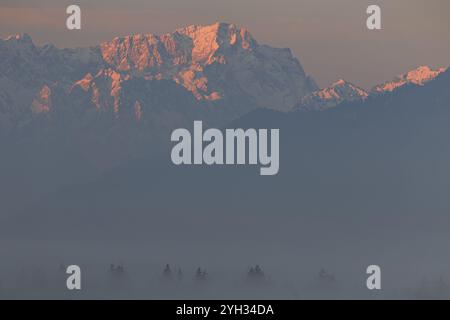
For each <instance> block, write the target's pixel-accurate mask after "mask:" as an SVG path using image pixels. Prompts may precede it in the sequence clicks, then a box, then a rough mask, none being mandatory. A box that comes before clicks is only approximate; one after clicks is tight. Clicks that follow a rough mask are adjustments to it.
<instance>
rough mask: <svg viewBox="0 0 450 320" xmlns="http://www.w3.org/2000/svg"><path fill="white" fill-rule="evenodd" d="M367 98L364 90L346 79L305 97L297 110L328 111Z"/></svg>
mask: <svg viewBox="0 0 450 320" xmlns="http://www.w3.org/2000/svg"><path fill="white" fill-rule="evenodd" d="M367 97H368V94H367V92H366V91H364V90H363V89H361V88H359V87H357V86H355V85H353V84H351V83H350V82H347V81H345V80H344V79H339V80H337V81H335V82H334V83H332V84H331V85H330V86H329V87H327V88H324V89H321V90H318V91H315V92H313V93H311V94H309V95H307V96H305V97H303V99H302V100H301V103H300V104H299V106H298V107H297V108H299V109H302V110H326V109H329V108H332V107H335V106H336V105H338V104H340V103H342V102H343V101H358V100H365V99H367Z"/></svg>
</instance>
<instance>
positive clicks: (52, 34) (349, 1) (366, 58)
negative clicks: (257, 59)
mask: <svg viewBox="0 0 450 320" xmlns="http://www.w3.org/2000/svg"><path fill="white" fill-rule="evenodd" d="M69 4H80V5H81V9H82V15H83V29H82V30H81V31H67V30H66V29H65V19H66V14H65V7H66V6H67V5H69ZM369 4H379V5H380V6H381V8H382V22H383V30H382V31H369V30H367V29H366V23H365V21H366V18H367V15H366V13H365V11H366V8H367V6H368V5H369ZM216 21H224V22H231V23H235V24H238V25H241V26H245V27H246V28H248V29H249V30H250V32H251V33H252V34H253V35H254V37H255V38H256V39H257V40H258V41H259V42H260V43H265V44H269V45H273V46H279V47H289V48H291V49H293V51H294V53H295V55H296V56H297V57H298V58H299V59H300V62H301V63H302V65H303V67H304V68H305V70H306V72H307V73H309V74H311V75H312V76H313V77H314V78H315V79H316V81H317V82H318V84H319V85H321V86H325V85H328V84H329V83H330V82H332V81H334V80H336V79H337V78H345V79H346V80H348V81H351V82H354V83H355V84H358V85H361V86H363V87H366V88H367V87H370V86H372V85H374V84H377V83H380V82H383V81H385V80H389V79H391V78H392V77H393V76H395V75H397V74H400V73H403V72H404V71H407V70H409V69H412V68H415V67H416V66H419V65H424V64H427V65H430V66H432V67H439V66H450V1H449V0H276V1H275V0H271V1H270V0H127V1H119V0H85V1H68V0H41V1H38V0H0V36H1V37H5V36H7V35H9V34H15V33H22V32H26V33H28V34H30V35H31V36H32V37H33V39H34V41H35V42H36V43H37V44H43V43H48V42H51V43H54V44H56V45H57V46H59V47H73V46H86V45H93V44H97V43H99V42H100V41H104V40H110V39H112V38H113V37H115V36H119V35H126V34H130V33H138V32H144V33H150V32H151V33H157V34H162V33H167V32H170V31H172V30H174V29H175V28H177V27H182V26H185V25H190V24H209V23H212V22H216Z"/></svg>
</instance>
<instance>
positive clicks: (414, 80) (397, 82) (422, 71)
mask: <svg viewBox="0 0 450 320" xmlns="http://www.w3.org/2000/svg"><path fill="white" fill-rule="evenodd" d="M445 70H446V68H439V69H437V70H433V69H431V68H430V67H429V66H420V67H418V68H416V69H414V70H411V71H409V72H407V73H405V74H402V75H400V76H398V77H397V78H396V79H394V80H393V81H389V82H385V83H383V84H381V85H378V86H376V87H374V88H373V89H372V92H373V93H375V94H377V93H378V94H379V93H385V92H392V91H394V90H396V89H398V88H400V87H403V86H404V85H407V84H414V85H418V86H423V85H424V84H426V83H427V82H429V81H431V80H434V79H435V78H436V77H437V76H439V75H440V74H441V73H443V72H444V71H445Z"/></svg>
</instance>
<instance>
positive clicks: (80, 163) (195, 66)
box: [0, 23, 448, 210]
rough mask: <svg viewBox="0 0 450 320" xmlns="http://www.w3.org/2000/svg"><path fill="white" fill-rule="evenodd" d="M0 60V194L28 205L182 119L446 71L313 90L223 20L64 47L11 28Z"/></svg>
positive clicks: (383, 93) (328, 109) (299, 105)
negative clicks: (42, 42) (21, 198)
mask: <svg viewBox="0 0 450 320" xmlns="http://www.w3.org/2000/svg"><path fill="white" fill-rule="evenodd" d="M0 58H1V59H0V142H1V143H2V145H3V150H4V153H3V157H2V159H1V160H0V162H1V169H0V171H1V174H2V183H0V193H3V194H4V195H5V201H4V203H3V207H4V208H6V209H8V210H9V209H10V208H17V206H21V205H22V204H24V203H25V201H24V202H23V203H22V202H18V201H17V200H16V198H15V197H16V195H17V194H22V193H26V194H27V198H28V200H29V201H28V202H32V201H35V200H37V199H39V198H41V197H42V196H43V195H45V194H48V193H51V192H54V191H56V190H58V189H59V188H61V187H62V186H65V185H67V184H77V183H85V182H86V181H91V180H95V179H97V178H99V177H100V175H102V174H103V173H105V172H108V171H109V170H112V169H113V168H115V167H117V166H120V165H122V164H124V163H127V162H128V161H130V159H136V158H149V157H153V156H156V155H159V154H166V153H167V149H168V148H169V139H168V137H169V134H170V132H171V130H173V129H174V128H179V127H190V126H192V122H193V120H203V121H204V122H205V123H206V124H207V125H216V126H221V127H223V126H226V125H229V124H230V123H233V121H239V119H241V118H243V117H244V118H245V117H246V115H247V114H252V115H253V114H254V112H255V111H257V110H271V111H273V112H275V114H273V116H274V117H275V118H277V117H279V113H280V114H287V115H293V114H297V113H299V114H301V115H302V117H305V119H306V118H308V119H309V117H313V118H316V117H321V116H319V115H316V113H317V111H321V112H319V114H321V113H322V112H324V113H325V114H327V116H325V118H326V117H328V114H345V110H346V108H344V107H345V106H346V105H348V104H351V105H357V106H360V107H361V106H369V105H377V104H382V103H385V99H386V97H393V96H398V95H403V94H404V92H410V91H411V92H415V91H418V90H419V89H420V88H422V87H426V86H428V85H429V84H432V83H434V82H435V80H437V79H438V78H442V76H443V75H445V74H448V71H446V69H438V70H432V69H431V68H429V67H426V66H422V67H419V68H418V69H416V70H412V71H410V72H408V73H406V74H404V75H402V76H399V77H398V78H396V79H394V80H392V81H390V82H386V83H384V84H381V85H379V86H376V87H374V88H373V89H372V90H370V91H365V90H363V89H362V88H360V87H358V86H356V85H354V84H351V83H349V82H347V81H345V80H343V79H340V80H338V81H336V82H335V83H333V84H332V85H331V86H330V87H328V88H322V89H320V88H318V86H317V85H316V83H315V81H314V80H313V78H312V77H311V76H309V75H307V74H306V73H305V71H304V70H303V68H302V66H301V64H300V62H299V61H298V59H296V58H295V57H294V56H293V55H292V52H291V51H290V50H289V49H279V48H272V47H269V46H266V45H262V44H259V43H258V42H257V41H256V40H255V39H254V38H253V37H252V35H251V34H250V33H249V31H248V30H246V29H245V28H240V27H237V26H236V25H233V24H227V23H216V24H213V25H208V26H189V27H186V28H181V29H178V30H176V31H174V32H173V33H170V34H166V35H161V36H158V35H154V34H145V35H144V34H138V35H131V36H126V37H120V38H115V39H113V40H112V41H109V42H105V43H102V44H100V45H98V46H95V47H90V48H76V49H58V48H56V47H54V46H53V45H44V46H36V45H35V44H34V43H33V41H32V39H31V38H30V37H29V36H28V35H26V34H23V35H16V36H11V37H8V38H6V39H4V40H0ZM441 82H442V80H441ZM429 99H435V98H434V97H429ZM430 101H431V100H430ZM433 101H434V100H433ZM364 109H365V108H364ZM375 109H376V108H375ZM378 109H379V108H378ZM377 112H378V113H380V114H381V112H382V111H381V109H379V111H377ZM378 113H376V114H375V115H373V117H375V116H378V115H379V114H378ZM309 114H311V115H309ZM307 115H308V116H307ZM295 118H296V117H295ZM327 121H328V120H327ZM387 121H390V120H389V119H387ZM302 125H303V126H305V127H309V125H308V124H306V123H303V124H302ZM322 125H323V123H320V124H317V128H316V130H319V128H320V127H321V126H322ZM311 130H312V129H311ZM312 131H314V130H312ZM325 132H326V131H325ZM309 134H311V133H309ZM6 209H5V210H6Z"/></svg>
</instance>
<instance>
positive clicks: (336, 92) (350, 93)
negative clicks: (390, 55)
mask: <svg viewBox="0 0 450 320" xmlns="http://www.w3.org/2000/svg"><path fill="white" fill-rule="evenodd" d="M446 70H447V68H439V69H437V70H433V69H431V68H430V67H429V66H420V67H418V68H416V69H413V70H411V71H408V72H407V73H405V74H402V75H400V76H398V77H396V78H395V79H394V80H393V81H388V82H385V83H383V84H380V85H377V86H375V87H373V88H372V89H371V90H370V91H365V90H364V89H362V88H360V87H357V86H355V85H354V84H351V83H349V82H347V81H345V80H343V79H339V80H338V81H336V82H334V83H333V84H331V85H330V86H329V87H326V88H323V89H320V90H317V91H315V92H312V93H310V94H308V95H306V96H304V97H303V98H302V99H301V101H300V103H299V104H298V105H297V106H296V107H295V108H294V110H304V111H313V110H314V111H323V110H326V109H329V108H333V107H336V106H337V105H339V104H341V103H343V102H356V101H359V102H362V101H364V100H366V99H367V98H369V97H370V96H375V95H380V94H386V93H391V92H393V91H395V90H397V89H399V88H402V87H403V86H406V85H416V86H423V85H425V84H426V83H428V82H430V81H432V80H434V79H436V77H438V76H439V75H441V74H442V73H444V72H445V71H446Z"/></svg>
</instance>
